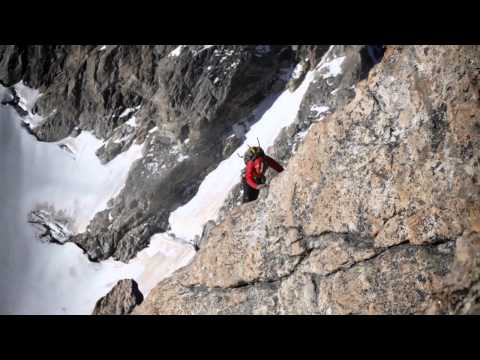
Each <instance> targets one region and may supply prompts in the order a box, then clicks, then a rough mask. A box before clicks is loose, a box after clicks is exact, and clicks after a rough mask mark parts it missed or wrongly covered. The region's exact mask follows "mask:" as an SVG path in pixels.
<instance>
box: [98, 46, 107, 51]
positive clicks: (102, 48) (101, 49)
mask: <svg viewBox="0 0 480 360" xmlns="http://www.w3.org/2000/svg"><path fill="white" fill-rule="evenodd" d="M106 48H107V45H102V46H101V47H100V49H98V51H103V50H105V49H106Z"/></svg>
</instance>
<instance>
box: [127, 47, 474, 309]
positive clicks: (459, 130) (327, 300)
mask: <svg viewBox="0 0 480 360" xmlns="http://www.w3.org/2000/svg"><path fill="white" fill-rule="evenodd" d="M479 70H480V47H478V46H389V47H388V49H387V51H386V53H385V55H384V58H383V60H382V62H381V63H380V64H378V65H376V66H375V67H374V68H373V69H372V70H371V71H370V73H369V74H368V77H367V78H365V79H364V80H362V81H360V82H359V83H358V84H357V85H356V87H355V90H354V94H353V98H351V100H350V98H349V97H348V96H347V97H346V100H345V101H344V102H345V104H340V106H338V107H336V108H335V109H334V111H332V112H331V113H329V114H328V115H327V116H325V117H323V116H322V117H320V116H317V118H316V120H319V121H314V122H313V125H311V127H309V130H308V132H307V134H306V136H305V138H304V140H303V141H302V142H301V143H300V144H299V145H298V148H297V149H296V150H295V153H294V154H293V155H292V156H291V157H290V159H289V161H288V166H287V168H286V171H284V172H283V173H281V174H280V175H278V176H276V177H275V178H274V179H273V180H272V182H271V184H270V187H269V190H268V191H266V192H263V193H262V194H261V196H260V198H259V200H258V201H256V202H254V203H249V204H246V205H242V206H240V207H231V209H230V210H229V211H226V213H225V215H224V217H223V219H222V220H221V221H220V222H219V223H218V224H215V225H212V226H211V227H210V228H209V229H208V232H206V233H205V234H204V238H203V239H202V242H201V247H200V250H199V252H198V253H197V255H196V257H195V258H194V260H193V261H192V263H191V264H189V265H188V266H186V267H184V268H182V269H180V270H178V271H177V272H176V273H175V274H174V275H173V276H171V277H170V278H168V279H165V280H163V281H161V282H160V283H159V284H158V285H157V287H156V288H155V289H153V290H152V291H151V292H150V294H149V295H148V296H147V297H146V299H145V301H144V302H143V303H142V304H141V305H140V306H138V307H136V309H135V310H134V313H135V314H241V313H244V314H424V313H430V314H438V313H478V311H479V299H480V292H479V289H480V281H479V276H480V266H479V265H480V263H479V260H478V259H479V254H480V205H479V204H480V185H479V175H480V151H479V150H480V112H479V107H480V92H479V90H480V84H479V76H480V71H479ZM360 78H362V76H360ZM345 81H347V80H345ZM345 91H346V90H345ZM318 93H319V90H318V88H317V87H316V86H315V84H313V85H312V86H311V87H310V89H309V93H308V94H307V96H306V97H305V98H306V99H307V98H315V97H316V96H317V95H316V94H318ZM305 101H307V100H305Z"/></svg>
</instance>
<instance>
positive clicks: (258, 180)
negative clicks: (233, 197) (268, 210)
mask: <svg viewBox="0 0 480 360" xmlns="http://www.w3.org/2000/svg"><path fill="white" fill-rule="evenodd" d="M243 159H244V161H245V165H246V167H245V169H244V170H243V172H242V183H243V203H247V202H250V201H254V200H256V199H257V198H258V194H259V193H260V189H262V188H264V187H266V186H267V184H266V178H265V172H266V171H267V169H268V168H269V167H272V168H273V169H274V170H276V171H278V172H282V171H283V167H282V166H281V165H280V164H279V163H277V162H276V161H275V160H273V159H272V158H271V157H270V156H268V155H266V154H265V153H264V151H263V149H262V148H261V147H260V144H259V146H253V147H249V148H248V149H247V151H246V152H245V155H244V156H243Z"/></svg>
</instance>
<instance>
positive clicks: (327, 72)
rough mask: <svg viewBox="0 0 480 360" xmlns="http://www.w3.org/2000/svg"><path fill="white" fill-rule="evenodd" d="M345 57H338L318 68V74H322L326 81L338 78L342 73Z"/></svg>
mask: <svg viewBox="0 0 480 360" xmlns="http://www.w3.org/2000/svg"><path fill="white" fill-rule="evenodd" d="M344 60H345V56H340V57H337V58H335V59H333V60H331V61H329V62H326V63H324V64H322V65H320V67H318V72H319V73H320V74H322V77H323V78H324V79H327V78H330V77H335V76H338V75H340V74H341V73H342V66H341V65H342V63H343V61H344Z"/></svg>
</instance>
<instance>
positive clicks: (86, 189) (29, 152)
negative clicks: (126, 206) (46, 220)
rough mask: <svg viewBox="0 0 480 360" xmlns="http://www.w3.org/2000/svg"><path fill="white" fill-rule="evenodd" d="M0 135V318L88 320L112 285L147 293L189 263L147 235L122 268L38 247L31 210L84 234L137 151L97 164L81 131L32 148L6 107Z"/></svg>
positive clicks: (70, 248) (72, 248)
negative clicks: (69, 219)
mask: <svg viewBox="0 0 480 360" xmlns="http://www.w3.org/2000/svg"><path fill="white" fill-rule="evenodd" d="M3 93H4V89H1V87H0V95H1V94H3ZM0 133H1V134H5V135H6V136H8V139H10V140H8V141H4V142H2V143H0V148H1V152H2V154H4V156H1V157H0V166H1V168H2V169H5V168H8V169H9V171H8V172H6V173H4V174H2V188H1V189H0V198H1V199H2V206H3V207H4V208H5V210H6V211H4V212H1V209H0V212H1V216H0V228H1V229H2V234H0V240H1V241H0V273H1V274H2V276H0V294H1V296H0V313H5V314H89V313H91V311H92V310H93V307H94V305H95V302H96V301H97V300H98V299H99V298H100V297H102V296H104V295H105V294H106V293H107V292H108V291H110V289H111V288H112V287H113V286H114V285H115V283H116V282H117V281H118V280H120V279H125V278H133V279H137V281H138V283H139V287H140V290H141V291H142V293H143V294H144V295H146V294H148V292H149V291H150V289H151V288H152V287H153V286H155V285H156V284H157V283H158V282H159V281H160V280H161V279H162V278H164V277H165V276H167V275H170V274H171V272H172V271H174V270H176V269H178V268H179V267H181V266H183V265H185V264H186V263H188V262H189V261H190V260H191V258H192V257H193V255H194V253H195V252H194V250H193V248H192V246H191V245H189V244H185V243H181V242H177V241H175V240H174V239H173V238H172V237H171V236H169V235H167V234H158V235H155V236H154V237H152V239H151V243H150V246H149V247H147V248H146V249H144V250H143V251H141V252H139V254H138V256H137V257H136V258H135V259H133V260H132V261H130V262H129V263H128V264H124V263H122V262H117V261H114V260H111V259H110V260H107V261H102V262H101V263H93V262H90V261H89V260H88V258H87V257H86V256H85V255H84V254H83V252H82V250H81V249H80V248H78V247H77V246H76V245H74V244H72V243H67V244H65V245H56V244H49V243H44V242H40V241H39V240H37V239H36V237H35V229H34V228H33V227H32V226H30V225H29V224H27V214H28V212H29V211H30V210H32V209H33V208H34V207H35V205H36V204H39V203H48V204H51V205H53V206H54V207H55V208H56V210H60V209H64V210H66V211H65V212H66V215H68V216H70V215H73V216H74V217H75V220H76V222H75V231H80V230H82V229H85V226H86V225H87V224H88V221H89V219H91V217H92V216H93V214H94V213H95V212H97V211H99V210H101V209H104V208H106V203H107V201H108V199H109V198H111V197H113V196H115V195H116V194H117V193H118V192H119V191H120V190H121V188H122V187H123V185H124V183H125V180H126V175H127V173H128V170H129V168H130V166H131V164H132V162H133V161H134V160H135V159H137V158H139V157H140V154H141V148H142V146H143V145H132V148H131V149H130V150H129V151H127V152H125V153H122V154H120V155H118V156H117V157H116V158H115V159H113V160H112V161H111V162H110V163H108V164H107V165H105V166H104V165H101V164H100V162H99V160H98V159H97V158H96V156H95V154H94V152H95V150H96V149H97V148H98V146H100V145H101V141H100V140H98V139H96V138H95V137H94V136H93V135H92V134H90V133H88V132H85V131H84V132H82V133H81V134H80V135H79V136H78V137H77V138H68V139H66V140H64V141H62V142H58V143H41V142H37V141H36V140H35V138H33V137H32V136H31V135H29V134H28V133H27V132H26V131H25V130H23V129H22V128H21V127H20V118H19V116H18V115H17V114H16V113H15V111H14V110H13V109H11V108H10V107H0ZM60 143H68V146H69V147H71V148H72V149H73V150H74V152H75V153H76V157H75V159H72V157H71V156H70V154H69V153H67V152H66V151H64V150H62V149H60V147H59V146H58V145H59V144H60ZM110 216H111V215H110ZM51 226H52V227H54V228H55V226H54V224H51Z"/></svg>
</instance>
